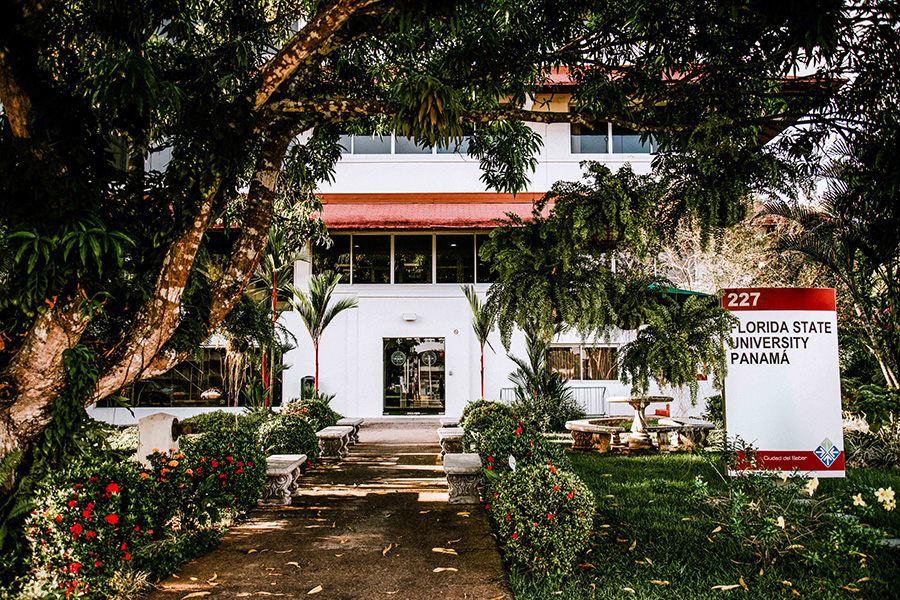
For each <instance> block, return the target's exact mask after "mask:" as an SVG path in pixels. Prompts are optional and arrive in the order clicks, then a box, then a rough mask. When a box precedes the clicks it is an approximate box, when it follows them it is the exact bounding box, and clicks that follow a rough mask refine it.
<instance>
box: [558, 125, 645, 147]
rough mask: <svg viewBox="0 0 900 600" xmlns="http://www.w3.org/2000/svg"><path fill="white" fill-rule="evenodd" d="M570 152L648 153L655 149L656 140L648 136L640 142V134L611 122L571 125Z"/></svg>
mask: <svg viewBox="0 0 900 600" xmlns="http://www.w3.org/2000/svg"><path fill="white" fill-rule="evenodd" d="M571 150H572V154H650V153H651V152H653V151H655V150H656V141H655V140H654V139H653V137H652V136H650V137H649V138H648V139H647V141H645V142H641V134H640V133H638V132H637V131H633V130H631V129H626V128H625V127H619V126H618V125H613V124H612V123H603V124H600V125H596V126H595V127H588V126H586V125H579V124H577V123H575V124H572V126H571Z"/></svg>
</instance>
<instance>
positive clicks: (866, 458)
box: [844, 429, 900, 468]
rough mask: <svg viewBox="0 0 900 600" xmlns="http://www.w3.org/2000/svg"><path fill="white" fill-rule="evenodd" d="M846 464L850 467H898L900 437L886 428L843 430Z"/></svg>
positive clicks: (899, 464) (899, 463)
mask: <svg viewBox="0 0 900 600" xmlns="http://www.w3.org/2000/svg"><path fill="white" fill-rule="evenodd" d="M844 444H845V450H846V454H847V465H848V466H851V467H857V468H860V467H863V468H864V467H887V468H891V467H900V437H897V436H894V435H891V434H890V432H889V431H888V430H887V429H881V430H880V431H879V432H878V433H871V432H864V431H845V432H844Z"/></svg>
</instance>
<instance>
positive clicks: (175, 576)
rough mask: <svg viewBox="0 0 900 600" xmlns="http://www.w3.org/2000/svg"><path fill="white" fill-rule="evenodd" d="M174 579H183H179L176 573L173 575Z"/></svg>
mask: <svg viewBox="0 0 900 600" xmlns="http://www.w3.org/2000/svg"><path fill="white" fill-rule="evenodd" d="M172 577H174V578H175V579H181V577H179V576H178V575H176V574H174V573H172Z"/></svg>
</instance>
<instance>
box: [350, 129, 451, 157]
mask: <svg viewBox="0 0 900 600" xmlns="http://www.w3.org/2000/svg"><path fill="white" fill-rule="evenodd" d="M340 144H341V147H342V148H343V151H342V154H466V153H467V152H468V151H469V137H468V136H464V137H463V138H462V139H460V140H450V141H449V142H448V143H447V144H444V145H439V146H431V145H430V144H427V143H425V142H421V141H418V140H416V139H414V138H411V137H406V136H403V135H394V134H389V133H388V134H384V135H378V134H375V135H371V136H368V135H348V134H345V135H342V136H341V137H340Z"/></svg>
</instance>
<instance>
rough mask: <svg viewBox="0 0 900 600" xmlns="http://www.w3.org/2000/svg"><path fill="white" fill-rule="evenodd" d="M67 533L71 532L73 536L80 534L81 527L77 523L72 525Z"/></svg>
mask: <svg viewBox="0 0 900 600" xmlns="http://www.w3.org/2000/svg"><path fill="white" fill-rule="evenodd" d="M69 531H71V532H72V533H74V534H75V535H78V534H79V533H81V531H82V529H81V525H79V524H78V523H75V524H74V525H72V526H71V527H69Z"/></svg>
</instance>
